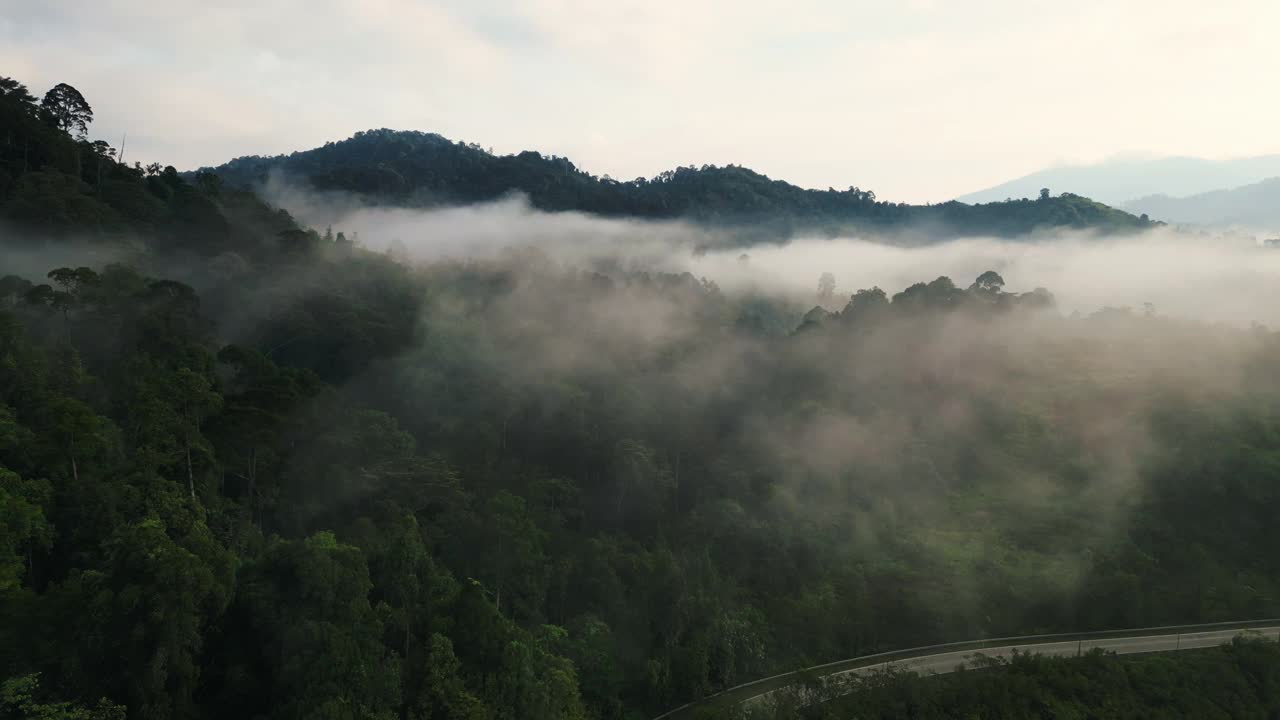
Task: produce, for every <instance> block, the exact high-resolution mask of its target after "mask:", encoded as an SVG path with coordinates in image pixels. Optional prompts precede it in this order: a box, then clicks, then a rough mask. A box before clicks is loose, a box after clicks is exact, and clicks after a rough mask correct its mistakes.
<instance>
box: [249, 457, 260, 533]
mask: <svg viewBox="0 0 1280 720" xmlns="http://www.w3.org/2000/svg"><path fill="white" fill-rule="evenodd" d="M258 509H259V508H258V448H256V447H254V448H249V519H250V521H251V522H252V523H253V524H254V525H257V524H258V519H257V517H256V516H257V514H258Z"/></svg>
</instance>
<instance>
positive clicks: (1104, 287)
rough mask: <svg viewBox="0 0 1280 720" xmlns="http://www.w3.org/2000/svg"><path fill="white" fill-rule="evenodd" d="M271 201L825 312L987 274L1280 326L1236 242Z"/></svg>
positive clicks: (1255, 268)
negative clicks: (860, 296) (876, 291)
mask: <svg viewBox="0 0 1280 720" xmlns="http://www.w3.org/2000/svg"><path fill="white" fill-rule="evenodd" d="M267 190H268V192H267V196H268V199H270V200H271V201H272V202H274V203H276V204H278V205H280V206H281V207H284V208H286V209H288V210H289V211H291V212H293V213H294V214H295V215H296V216H297V217H298V218H299V219H300V220H301V221H302V222H303V223H305V224H308V225H311V226H313V227H318V228H324V227H326V226H332V227H333V229H334V230H335V231H338V230H342V231H345V232H346V233H347V234H348V235H350V234H352V233H358V237H359V240H360V242H361V243H362V244H363V245H365V246H366V247H368V248H370V249H374V250H390V249H393V248H394V249H395V250H396V251H398V252H406V253H407V254H408V256H409V257H410V258H412V259H414V260H418V261H430V260H433V259H440V258H460V257H491V256H494V255H496V254H498V253H500V252H502V251H503V250H504V249H507V248H522V247H537V248H539V249H540V250H542V251H543V252H545V253H546V254H547V255H549V256H550V257H552V258H554V259H556V260H559V261H563V262H575V263H593V262H616V263H621V264H622V265H624V266H626V267H630V268H637V267H644V268H652V269H655V270H667V271H685V270H687V271H689V272H691V273H693V274H694V275H698V276H704V277H706V278H708V279H710V280H713V281H715V282H716V283H718V284H719V285H720V286H721V287H722V288H724V289H725V290H749V289H760V290H769V291H775V292H778V291H780V292H785V293H789V294H792V295H794V296H795V297H797V298H802V299H803V298H814V299H816V289H817V284H818V278H819V277H820V276H821V275H822V274H823V273H831V274H832V275H834V276H835V279H836V286H837V289H836V293H835V296H834V297H835V300H834V301H832V304H833V305H836V306H837V307H832V308H831V309H838V306H842V305H843V302H844V299H846V298H847V297H848V296H849V295H850V294H851V293H852V292H854V291H855V290H858V289H861V288H869V287H872V286H879V287H881V288H883V289H884V290H886V291H887V292H889V293H890V294H892V293H894V292H897V291H899V290H901V289H902V288H904V287H906V286H908V285H910V284H912V283H914V282H919V281H922V280H930V279H932V278H934V277H937V276H939V275H947V276H949V277H951V278H952V279H953V280H954V281H955V282H956V284H958V285H961V286H964V285H967V284H968V283H969V282H971V281H972V279H973V278H974V277H976V276H977V275H978V274H980V273H981V272H983V271H985V270H996V271H997V272H999V273H1000V274H1001V275H1003V276H1004V278H1005V279H1006V280H1007V281H1008V282H1009V288H1008V289H1010V290H1019V291H1026V290H1031V289H1033V288H1035V287H1045V288H1048V289H1049V290H1051V291H1052V292H1053V293H1054V295H1055V296H1056V297H1057V300H1058V307H1059V308H1060V310H1062V311H1063V312H1064V313H1072V312H1080V313H1090V312H1093V311H1095V310H1098V309H1100V308H1103V307H1122V306H1128V307H1132V308H1134V309H1139V310H1141V309H1144V306H1145V305H1146V304H1148V303H1149V304H1150V305H1151V306H1153V309H1154V311H1155V312H1158V313H1161V314H1167V315H1174V316H1179V317H1185V318H1190V319H1197V320H1203V321H1211V322H1225V323H1230V324H1232V325H1238V326H1248V325H1250V324H1252V323H1255V322H1257V323H1262V324H1267V325H1272V326H1274V325H1276V324H1278V323H1280V302H1278V301H1280V249H1276V248H1267V247H1261V246H1259V245H1258V244H1257V243H1256V242H1254V241H1251V240H1248V239H1241V238H1239V237H1238V236H1237V237H1225V236H1223V237H1212V236H1205V235H1192V234H1188V233H1180V232H1178V231H1176V230H1173V229H1158V230H1154V231H1150V232H1147V233H1145V234H1142V235H1137V236H1129V237H1124V238H1099V237H1095V236H1092V235H1089V234H1084V233H1071V232H1064V233H1058V234H1053V235H1044V236H1040V237H1037V238H1035V239H1028V240H1003V239H994V238H959V239H954V240H949V241H944V242H939V243H936V244H932V245H924V246H913V247H904V246H900V245H893V244H891V243H889V242H887V241H881V240H880V239H878V238H876V237H871V236H865V237H845V238H837V239H827V238H810V239H805V238H800V239H794V240H792V241H790V242H788V243H785V244H755V245H751V246H749V247H741V246H735V245H734V244H733V243H732V237H731V236H729V235H728V234H727V233H724V232H717V231H709V230H706V229H703V228H699V227H695V226H693V225H689V224H686V223H681V222H670V221H668V222H646V221H634V220H618V219H607V218H600V217H593V216H588V215H584V214H581V213H546V212H541V211H538V210H536V209H533V208H531V207H530V206H529V205H528V203H527V202H526V201H525V200H524V198H522V197H518V196H517V197H511V198H508V199H504V200H501V201H498V202H494V203H488V204H483V205H473V206H467V207H456V208H447V209H437V210H417V209H406V208H391V207H370V206H362V205H360V204H359V203H357V202H355V201H353V200H352V199H350V198H346V197H343V196H338V195H333V194H323V195H321V194H314V193H307V192H303V191H300V190H298V189H297V188H295V187H292V186H289V185H286V184H284V183H281V182H279V181H274V182H272V183H270V184H269V185H268V188H267Z"/></svg>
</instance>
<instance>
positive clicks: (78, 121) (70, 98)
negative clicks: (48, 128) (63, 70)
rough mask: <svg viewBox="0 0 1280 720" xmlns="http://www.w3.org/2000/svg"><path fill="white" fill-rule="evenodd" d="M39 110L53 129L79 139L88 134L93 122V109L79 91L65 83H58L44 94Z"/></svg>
mask: <svg viewBox="0 0 1280 720" xmlns="http://www.w3.org/2000/svg"><path fill="white" fill-rule="evenodd" d="M40 109H41V110H42V111H43V112H44V114H45V116H46V117H47V118H48V119H49V120H50V122H52V123H53V125H54V127H57V128H58V129H59V130H62V131H64V132H67V133H72V134H74V135H77V136H79V137H84V136H85V135H87V134H88V133H89V123H91V122H93V108H91V107H89V103H88V101H87V100H85V99H84V96H83V95H81V94H80V91H79V90H77V89H75V88H74V87H71V86H70V85H68V84H66V83H58V84H57V85H54V86H53V87H52V88H50V90H49V92H47V93H45V94H44V98H43V99H42V100H41V101H40Z"/></svg>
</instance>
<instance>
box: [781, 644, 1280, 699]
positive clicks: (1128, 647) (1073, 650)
mask: <svg viewBox="0 0 1280 720" xmlns="http://www.w3.org/2000/svg"><path fill="white" fill-rule="evenodd" d="M1237 635H1250V636H1255V637H1265V638H1267V639H1268V640H1280V626H1278V627H1267V628H1257V629H1250V630H1237V629H1232V630H1211V631H1208V632H1197V633H1187V634H1185V635H1147V636H1145V637H1121V638H1107V639H1105V640H1074V641H1073V640H1067V641H1063V642H1050V643H1026V644H1023V645H1005V646H1002V647H993V648H984V649H982V650H961V651H958V652H946V653H938V654H936V655H924V656H922V657H916V658H909V659H906V660H893V661H889V662H884V663H879V664H877V665H872V666H870V667H864V668H854V669H852V670H844V671H842V672H837V673H831V674H830V675H828V676H827V677H838V676H840V675H847V674H849V673H862V674H866V673H870V672H875V671H879V670H884V669H886V668H890V667H891V668H897V669H902V670H909V671H911V672H916V673H920V674H921V675H929V674H935V675H942V674H945V673H949V672H955V670H956V667H957V666H958V665H960V664H961V663H964V662H965V661H967V660H971V659H973V658H975V657H976V656H978V655H983V656H985V657H989V658H995V657H999V658H1008V657H1012V656H1013V652H1014V651H1015V650H1017V651H1019V652H1031V653H1035V654H1037V655H1050V656H1071V655H1079V654H1081V653H1086V652H1089V651H1090V650H1093V649H1095V648H1098V649H1102V650H1106V651H1107V652H1113V653H1115V654H1117V655H1130V654H1136V653H1150V652H1173V651H1176V650H1194V649H1196V648H1207V647H1214V646H1217V645H1225V644H1226V643H1229V642H1231V640H1232V639H1233V638H1235V637H1236V636H1237ZM757 697H759V696H757Z"/></svg>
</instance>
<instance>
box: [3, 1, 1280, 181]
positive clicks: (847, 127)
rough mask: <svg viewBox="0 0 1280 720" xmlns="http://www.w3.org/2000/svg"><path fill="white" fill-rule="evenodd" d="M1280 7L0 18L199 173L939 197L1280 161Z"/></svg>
mask: <svg viewBox="0 0 1280 720" xmlns="http://www.w3.org/2000/svg"><path fill="white" fill-rule="evenodd" d="M1278 27H1280V2H1276V0H1216V1H1215V2H1212V3H1209V2H1204V1H1203V0H1194V1H1193V0H1070V1H1068V0H1051V1H1041V0H947V1H943V0H875V1H874V2H866V1H863V0H786V1H782V0H777V1H775V0H734V1H732V2H728V1H726V2H719V1H702V0H679V1H673V0H527V1H523V2H517V1H511V2H498V1H497V0H252V1H246V2H233V1H228V0H164V1H163V2H159V1H157V0H93V1H92V2H90V1H88V0H0V75H12V76H14V77H16V78H18V79H20V80H23V81H25V82H26V83H27V84H28V85H30V86H31V89H32V90H33V92H36V93H37V94H41V93H43V92H44V90H46V89H47V88H48V87H49V86H51V85H53V84H55V83H57V82H68V83H71V84H72V85H75V86H76V87H77V88H79V89H80V90H81V91H82V92H83V93H84V94H85V96H86V97H87V98H88V100H89V102H90V103H91V104H92V105H93V107H94V110H95V112H96V114H97V118H98V119H97V121H96V122H95V124H94V126H93V127H92V128H91V131H92V134H93V135H94V136H95V137H102V138H103V139H106V140H108V141H110V142H111V143H112V144H113V145H118V144H119V142H120V137H121V135H122V134H123V133H124V132H125V131H126V130H127V131H128V133H129V141H128V148H127V150H126V152H127V154H128V157H127V158H126V159H133V160H143V161H151V160H158V161H162V162H166V163H171V164H174V165H176V166H178V167H179V168H182V169H187V168H191V167H195V166H199V165H204V164H217V163H220V162H223V161H225V160H228V159H230V158H232V157H235V156H238V155H248V154H275V153H280V152H289V151H293V150H299V149H306V148H309V147H313V146H315V145H319V144H322V143H324V142H325V141H327V140H336V139H341V138H344V137H347V136H349V135H351V134H352V133H353V132H355V131H357V130H362V129H366V128H371V127H391V128H397V129H414V130H424V131H434V132H439V133H441V134H443V135H445V136H447V137H450V138H453V139H462V140H467V141H472V142H478V143H480V144H482V145H485V146H487V147H492V148H493V149H494V150H495V151H497V152H513V151H519V150H522V149H537V150H540V151H543V152H546V153H554V154H558V155H567V156H569V157H570V158H572V159H573V160H574V161H576V162H577V163H578V164H579V165H580V166H582V167H583V168H585V169H587V170H589V171H592V172H595V173H597V174H605V173H608V174H610V175H613V176H614V177H617V178H628V179H629V178H632V177H635V176H637V175H646V176H649V175H653V174H656V173H657V172H660V171H662V170H664V169H668V168H670V167H673V166H676V165H689V164H702V163H714V164H724V163H730V162H732V163H739V164H743V165H747V166H750V167H753V168H755V169H757V170H760V171H762V172H764V173H766V174H768V175H771V176H773V177H778V178H782V179H786V180H789V181H792V182H795V183H798V184H801V185H805V186H811V187H822V188H825V187H827V186H828V185H830V186H835V187H837V188H843V187H846V186H849V185H858V186H860V187H862V188H864V189H872V190H875V191H876V192H877V194H878V195H879V196H880V197H882V198H884V199H891V200H908V201H924V200H944V199H947V198H949V197H952V196H955V195H959V194H962V193H965V192H968V191H971V190H977V189H979V188H982V187H985V186H988V185H991V184H995V183H996V182H999V181H1003V180H1006V179H1009V178H1011V177H1013V176H1016V175H1021V174H1024V173H1026V172H1030V171H1032V170H1036V169H1039V168H1041V167H1044V166H1046V165H1051V164H1055V163H1061V162H1088V161H1094V160H1099V159H1102V158H1104V157H1107V156H1110V155H1113V154H1117V153H1128V152H1147V153H1154V154H1187V155H1200V156H1207V157H1226V156H1239V155H1253V154H1260V153H1264V152H1275V151H1277V150H1280V135H1277V132H1276V128H1277V127H1278V122H1280V93H1277V92H1276V81H1277V78H1278V77H1280V45H1278V44H1277V41H1276V34H1275V30H1276V28H1278Z"/></svg>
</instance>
